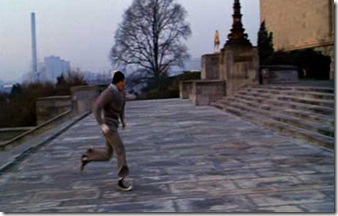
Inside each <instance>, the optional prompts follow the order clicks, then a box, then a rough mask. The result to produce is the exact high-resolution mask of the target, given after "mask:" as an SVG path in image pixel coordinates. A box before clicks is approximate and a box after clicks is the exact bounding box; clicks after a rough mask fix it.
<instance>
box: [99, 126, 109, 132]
mask: <svg viewBox="0 0 338 216" xmlns="http://www.w3.org/2000/svg"><path fill="white" fill-rule="evenodd" d="M101 129H102V132H103V133H104V134H107V133H108V132H109V127H108V126H107V125H106V124H103V125H101Z"/></svg>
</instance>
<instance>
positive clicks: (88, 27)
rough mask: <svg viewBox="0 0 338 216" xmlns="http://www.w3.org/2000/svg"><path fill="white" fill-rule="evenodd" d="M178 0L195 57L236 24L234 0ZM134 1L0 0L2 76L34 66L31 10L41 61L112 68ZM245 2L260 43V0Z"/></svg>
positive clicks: (247, 24)
mask: <svg viewBox="0 0 338 216" xmlns="http://www.w3.org/2000/svg"><path fill="white" fill-rule="evenodd" d="M98 2H99V3H98ZM177 2H178V3H180V4H181V5H182V6H183V7H184V8H185V9H186V10H187V13H188V16H187V21H188V22H189V23H190V24H191V29H192V33H193V35H192V37H191V38H189V39H188V40H187V41H186V44H187V46H188V49H189V53H190V55H191V57H193V58H196V57H197V58H200V57H201V56H202V55H203V54H206V53H212V52H213V36H214V32H215V30H216V29H218V30H219V32H220V35H221V44H222V45H223V44H224V43H225V41H226V37H227V34H228V33H229V31H230V28H231V25H232V12H233V11H232V10H233V9H232V7H233V0H209V1H206V0H177ZM131 3H132V0H114V1H111V0H99V1H94V0H82V1H67V0H49V1H44V0H31V1H24V0H16V1H13V0H0V80H5V81H8V80H12V79H18V78H20V77H22V76H23V75H24V74H25V73H27V72H29V71H30V70H31V64H32V56H31V52H32V51H31V33H30V28H31V26H30V14H31V12H34V13H35V16H36V31H37V35H36V37H37V56H38V62H39V63H40V62H42V61H43V59H44V58H45V57H47V56H51V55H55V56H60V57H61V58H63V59H67V60H69V61H70V62H72V67H73V68H79V69H80V70H83V71H88V70H90V71H108V70H111V69H112V68H111V64H110V61H109V60H108V55H109V51H110V48H111V47H112V45H113V44H114V34H115V31H116V29H117V27H118V24H119V23H121V21H122V15H123V13H124V11H125V10H126V9H127V8H128V7H129V6H130V5H131ZM241 4H242V14H243V24H244V28H245V29H246V33H248V35H249V39H250V41H251V42H252V44H254V45H256V44H257V32H258V30H259V22H260V19H259V0H242V1H241ZM50 8H53V10H50Z"/></svg>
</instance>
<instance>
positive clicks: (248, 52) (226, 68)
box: [221, 46, 259, 96]
mask: <svg viewBox="0 0 338 216" xmlns="http://www.w3.org/2000/svg"><path fill="white" fill-rule="evenodd" d="M258 70H259V56H258V50H257V48H253V47H241V46H239V47H237V48H234V47H232V48H224V49H223V50H222V61H221V79H222V80H224V81H226V93H227V96H231V95H233V94H235V93H236V92H238V91H239V90H240V89H241V88H243V87H245V86H248V85H253V84H259V74H258Z"/></svg>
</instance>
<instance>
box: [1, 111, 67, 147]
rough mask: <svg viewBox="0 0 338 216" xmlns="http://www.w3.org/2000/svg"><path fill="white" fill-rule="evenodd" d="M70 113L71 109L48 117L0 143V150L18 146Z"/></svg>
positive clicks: (56, 123)
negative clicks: (48, 118)
mask: <svg viewBox="0 0 338 216" xmlns="http://www.w3.org/2000/svg"><path fill="white" fill-rule="evenodd" d="M70 114H71V111H70V110H69V111H66V112H64V113H62V114H60V115H58V116H56V117H55V118H52V119H50V120H49V121H47V122H45V123H43V124H41V125H40V126H37V127H34V128H33V129H31V130H29V131H27V132H25V133H23V134H21V135H19V136H17V137H15V138H13V139H12V140H9V141H7V142H2V143H0V151H8V150H10V149H12V148H14V147H15V146H18V145H20V144H22V143H23V142H25V141H27V140H29V139H31V138H33V137H35V136H37V135H40V134H42V133H44V132H46V131H47V130H49V129H50V128H51V127H53V126H55V125H58V124H60V123H61V122H62V121H63V120H65V119H67V118H68V117H69V116H70Z"/></svg>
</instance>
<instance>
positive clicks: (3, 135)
mask: <svg viewBox="0 0 338 216" xmlns="http://www.w3.org/2000/svg"><path fill="white" fill-rule="evenodd" d="M33 128H34V127H17V128H0V142H4V141H8V140H11V139H13V138H15V137H17V136H19V135H20V134H23V133H25V132H27V131H29V130H32V129H33Z"/></svg>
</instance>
